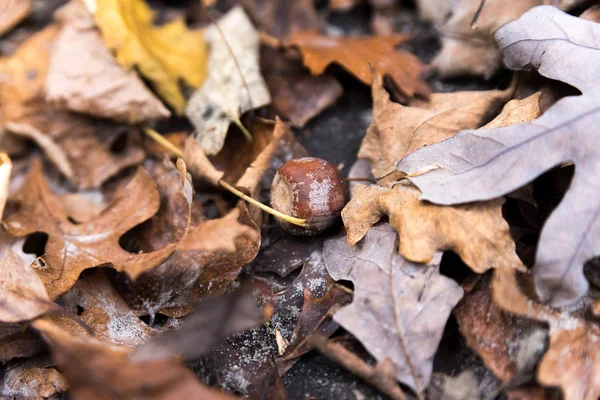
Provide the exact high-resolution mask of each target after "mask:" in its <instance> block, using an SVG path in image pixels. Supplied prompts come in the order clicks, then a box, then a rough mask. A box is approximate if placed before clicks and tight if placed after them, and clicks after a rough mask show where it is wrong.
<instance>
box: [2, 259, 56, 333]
mask: <svg viewBox="0 0 600 400" xmlns="http://www.w3.org/2000/svg"><path fill="white" fill-rule="evenodd" d="M0 282H2V284H1V285H0V321H1V322H21V321H27V320H31V319H34V318H36V317H37V316H39V315H41V314H44V313H46V312H48V311H50V310H54V309H56V308H57V306H56V305H55V304H54V303H52V302H51V301H50V298H49V297H48V294H47V293H46V289H45V288H44V284H43V282H42V280H41V279H40V278H39V277H38V275H37V274H36V273H35V270H34V269H33V268H31V267H30V266H29V265H27V264H25V263H24V262H23V260H22V259H21V257H19V255H18V254H17V253H15V252H14V251H12V250H11V249H9V250H7V251H6V252H5V253H4V257H3V259H2V261H1V262H0Z"/></svg>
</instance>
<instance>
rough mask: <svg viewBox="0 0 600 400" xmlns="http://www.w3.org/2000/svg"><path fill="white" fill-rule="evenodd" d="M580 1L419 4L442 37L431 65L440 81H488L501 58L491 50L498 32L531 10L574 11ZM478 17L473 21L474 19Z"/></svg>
mask: <svg viewBox="0 0 600 400" xmlns="http://www.w3.org/2000/svg"><path fill="white" fill-rule="evenodd" d="M579 3H583V1H581V0H569V1H553V0H520V1H518V2H511V3H507V2H503V1H486V2H485V3H483V7H482V8H481V10H480V12H479V13H478V10H479V9H480V7H481V5H482V3H481V0H459V1H456V2H454V3H450V2H446V1H439V0H419V1H417V4H418V6H419V13H420V15H421V17H422V18H423V19H425V20H428V21H432V22H433V23H434V25H435V26H436V28H437V29H438V30H439V31H440V33H441V35H442V49H441V51H440V53H439V54H438V55H437V56H436V58H435V59H434V60H433V61H432V65H433V67H434V68H436V69H437V70H438V71H439V72H440V75H441V76H443V77H452V76H460V75H465V74H473V75H482V76H484V77H486V78H489V77H491V76H492V75H493V74H494V72H496V70H497V69H498V68H499V67H500V60H501V54H500V52H499V51H498V49H497V48H496V47H495V46H494V41H493V35H494V33H495V32H496V31H497V30H498V28H500V27H502V26H503V25H505V24H507V23H509V22H511V21H513V20H515V19H517V18H519V17H520V16H521V15H522V14H523V13H525V12H526V11H527V10H529V9H530V8H532V7H535V6H538V5H542V4H549V5H555V6H557V7H560V8H561V9H563V10H567V9H571V8H573V7H576V6H577V5H578V4H579ZM475 16H477V18H476V19H474V17H475ZM473 21H475V22H474V23H473Z"/></svg>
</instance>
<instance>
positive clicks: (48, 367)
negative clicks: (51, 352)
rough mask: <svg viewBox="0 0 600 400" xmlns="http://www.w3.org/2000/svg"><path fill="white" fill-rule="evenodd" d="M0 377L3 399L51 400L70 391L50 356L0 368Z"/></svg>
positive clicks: (25, 360) (0, 393)
mask: <svg viewBox="0 0 600 400" xmlns="http://www.w3.org/2000/svg"><path fill="white" fill-rule="evenodd" d="M0 376H1V378H0V398H1V399H50V398H54V396H55V395H56V394H58V393H63V392H66V391H67V389H68V385H67V381H66V380H65V378H64V377H63V376H62V375H61V374H60V373H59V372H58V371H57V370H56V369H55V368H52V360H50V357H48V356H41V357H36V358H31V359H24V360H15V361H13V362H10V363H8V364H6V365H4V366H3V367H2V368H0Z"/></svg>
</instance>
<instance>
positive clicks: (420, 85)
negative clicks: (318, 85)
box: [286, 32, 431, 98]
mask: <svg viewBox="0 0 600 400" xmlns="http://www.w3.org/2000/svg"><path fill="white" fill-rule="evenodd" d="M409 39H410V36H407V35H390V36H375V37H330V36H320V35H319V34H316V33H313V32H298V33H294V34H293V35H291V36H290V37H289V39H288V40H287V42H286V45H287V46H297V47H298V48H300V51H301V52H302V55H303V57H302V58H303V61H304V65H306V66H307V67H308V68H309V69H310V71H311V72H312V73H313V74H315V75H320V74H322V73H323V72H324V71H325V68H327V66H328V65H330V64H333V63H336V64H339V65H341V66H342V67H344V68H345V69H346V70H348V71H349V72H350V73H352V74H353V75H354V76H356V77H357V78H358V79H360V80H361V81H362V82H363V83H364V84H366V85H370V84H371V80H372V73H371V66H372V67H373V68H375V70H376V71H378V72H379V73H380V74H382V75H389V76H390V77H391V78H392V81H393V82H394V85H395V86H396V87H397V89H398V90H400V91H401V92H402V93H403V94H404V95H405V96H407V97H409V98H410V97H413V96H415V95H421V96H427V95H429V93H430V92H431V89H430V88H429V85H427V83H426V82H425V80H424V79H423V75H424V73H425V72H426V71H427V67H426V66H425V64H423V63H422V62H421V61H419V59H418V58H417V57H416V56H414V55H412V54H411V53H408V52H406V51H404V50H396V46H397V45H398V44H400V43H403V42H406V41H407V40H409Z"/></svg>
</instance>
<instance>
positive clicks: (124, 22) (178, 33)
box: [86, 0, 207, 114]
mask: <svg viewBox="0 0 600 400" xmlns="http://www.w3.org/2000/svg"><path fill="white" fill-rule="evenodd" d="M86 4H87V5H88V8H89V9H90V11H92V13H93V14H94V16H95V19H96V23H97V25H98V27H99V28H100V30H101V31H102V37H103V38H104V41H105V43H106V46H107V47H108V48H109V49H111V50H114V51H115V53H116V58H117V61H118V62H119V63H120V64H121V65H122V66H123V67H125V68H127V69H133V68H134V67H135V68H137V69H139V71H140V72H141V74H142V75H144V76H145V77H146V78H148V79H149V80H150V81H151V82H152V83H153V85H154V87H155V88H156V91H157V92H158V94H159V95H160V96H161V97H162V98H163V99H164V100H165V101H166V102H167V103H168V104H169V105H170V106H171V107H173V109H174V110H175V112H177V113H178V114H182V113H183V111H184V109H185V104H186V101H185V98H184V97H183V94H182V93H181V90H180V87H179V84H180V81H183V82H184V83H185V84H187V85H188V86H190V87H193V88H197V87H200V85H201V84H202V82H203V81H204V78H205V76H206V58H207V48H206V43H205V42H204V38H203V32H202V31H199V30H188V28H187V27H186V25H185V22H184V21H183V20H181V19H178V20H174V21H171V22H169V23H167V24H164V25H161V26H154V25H153V18H154V14H153V12H152V10H151V9H150V7H149V6H148V5H147V4H146V3H145V2H144V1H143V0H87V1H86Z"/></svg>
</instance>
